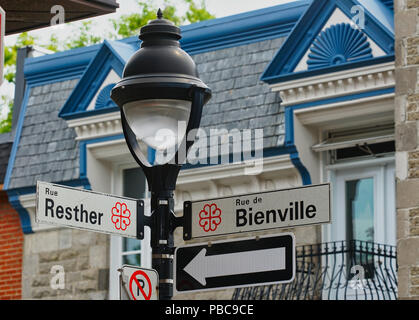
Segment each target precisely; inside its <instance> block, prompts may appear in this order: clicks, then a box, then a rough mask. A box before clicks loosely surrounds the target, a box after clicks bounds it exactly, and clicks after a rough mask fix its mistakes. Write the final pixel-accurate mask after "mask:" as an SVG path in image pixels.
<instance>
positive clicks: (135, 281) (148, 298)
mask: <svg viewBox="0 0 419 320" xmlns="http://www.w3.org/2000/svg"><path fill="white" fill-rule="evenodd" d="M138 275H142V276H144V278H145V279H146V280H147V284H148V287H149V288H150V290H149V292H148V295H147V294H146V293H145V292H144V289H143V287H141V285H140V283H139V282H138V279H137V276H138ZM133 283H135V284H136V285H137V286H138V288H139V289H140V291H141V294H142V295H143V297H144V299H145V300H150V298H151V293H152V291H153V290H152V287H151V280H150V278H149V277H148V275H147V274H146V273H145V272H144V271H142V270H138V271H136V272H134V273H133V274H132V276H131V279H130V280H129V291H130V292H131V296H132V298H133V299H134V300H137V299H136V298H135V295H134V293H133V292H132V289H133V287H132V285H133Z"/></svg>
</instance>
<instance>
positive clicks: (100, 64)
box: [58, 40, 135, 120]
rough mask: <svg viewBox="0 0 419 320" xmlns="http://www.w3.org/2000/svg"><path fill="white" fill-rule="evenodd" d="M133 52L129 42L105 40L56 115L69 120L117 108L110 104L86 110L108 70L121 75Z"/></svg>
mask: <svg viewBox="0 0 419 320" xmlns="http://www.w3.org/2000/svg"><path fill="white" fill-rule="evenodd" d="M134 52H135V49H134V48H133V47H132V46H131V45H129V44H126V43H119V42H116V41H107V40H105V41H104V42H103V44H102V45H101V46H100V49H99V50H98V51H97V54H96V56H95V57H94V58H93V59H92V60H91V61H90V63H89V65H88V67H87V68H86V71H85V72H84V74H83V76H82V77H81V79H80V81H79V83H78V84H77V86H76V87H75V88H74V90H73V92H72V94H71V95H70V97H69V98H68V99H67V101H66V103H65V104H64V106H63V108H62V109H61V111H60V112H59V114H58V116H59V117H61V118H64V119H66V120H69V119H75V118H81V117H86V116H90V115H94V114H102V113H106V112H112V111H115V110H118V109H117V108H115V106H111V107H109V108H103V109H101V110H92V111H86V109H87V107H88V106H89V104H90V102H91V101H92V99H93V98H94V96H95V95H96V93H97V92H98V90H99V88H100V86H101V85H102V83H103V81H104V80H105V79H106V77H107V76H108V74H109V72H110V71H111V70H115V72H116V73H117V74H118V75H119V76H120V77H121V76H122V72H123V70H124V67H125V64H126V63H127V61H128V59H129V58H130V57H131V55H132V54H134Z"/></svg>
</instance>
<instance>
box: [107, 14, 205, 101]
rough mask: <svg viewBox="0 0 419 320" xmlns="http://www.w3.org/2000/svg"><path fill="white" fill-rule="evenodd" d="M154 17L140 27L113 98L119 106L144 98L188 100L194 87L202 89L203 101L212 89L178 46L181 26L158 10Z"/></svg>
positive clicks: (190, 59) (113, 92)
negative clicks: (135, 48)
mask: <svg viewBox="0 0 419 320" xmlns="http://www.w3.org/2000/svg"><path fill="white" fill-rule="evenodd" d="M157 16H158V18H157V19H156V20H151V21H149V23H148V24H147V25H145V26H144V27H142V28H141V30H140V36H139V38H140V40H142V43H141V48H140V50H138V51H137V52H135V53H134V55H133V56H132V57H131V58H130V60H129V61H128V63H127V64H126V66H125V69H124V72H123V77H122V80H121V81H119V82H118V83H117V85H116V86H115V87H114V88H113V90H112V93H111V98H112V100H114V101H115V103H116V104H117V105H119V106H120V107H122V106H123V105H124V104H126V103H127V102H131V101H137V100H144V99H165V98H168V99H169V98H170V99H183V100H191V99H192V97H191V94H190V89H191V88H192V87H197V88H201V89H202V90H204V92H205V98H204V101H205V102H204V103H206V102H207V101H208V100H209V99H210V97H211V90H210V89H209V88H208V87H207V86H206V85H205V84H204V83H203V82H202V81H201V80H200V79H199V76H198V71H197V67H196V64H195V62H194V61H193V59H192V58H191V57H190V56H189V55H188V54H187V53H186V52H185V51H183V50H182V49H181V48H180V43H179V40H180V39H181V32H180V28H179V27H177V26H175V25H174V24H173V22H171V21H169V20H166V19H164V18H163V14H162V12H161V10H160V9H159V11H158V13H157Z"/></svg>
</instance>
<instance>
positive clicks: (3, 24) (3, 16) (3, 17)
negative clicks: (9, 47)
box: [0, 7, 6, 85]
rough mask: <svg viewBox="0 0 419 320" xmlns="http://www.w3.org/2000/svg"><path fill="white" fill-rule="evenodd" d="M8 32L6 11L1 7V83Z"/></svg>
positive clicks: (1, 81)
mask: <svg viewBox="0 0 419 320" xmlns="http://www.w3.org/2000/svg"><path fill="white" fill-rule="evenodd" d="M5 34H6V13H5V12H4V10H3V9H2V7H0V85H1V84H2V83H3V68H4V36H5Z"/></svg>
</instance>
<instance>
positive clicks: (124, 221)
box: [111, 202, 131, 231]
mask: <svg viewBox="0 0 419 320" xmlns="http://www.w3.org/2000/svg"><path fill="white" fill-rule="evenodd" d="M130 217H131V211H130V210H129V209H128V206H127V205H126V203H123V202H122V203H121V202H117V203H116V204H115V206H114V207H113V208H112V216H111V221H112V223H113V224H114V225H115V229H117V230H122V231H125V230H126V229H127V228H128V226H129V225H130V224H131V219H130Z"/></svg>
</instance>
